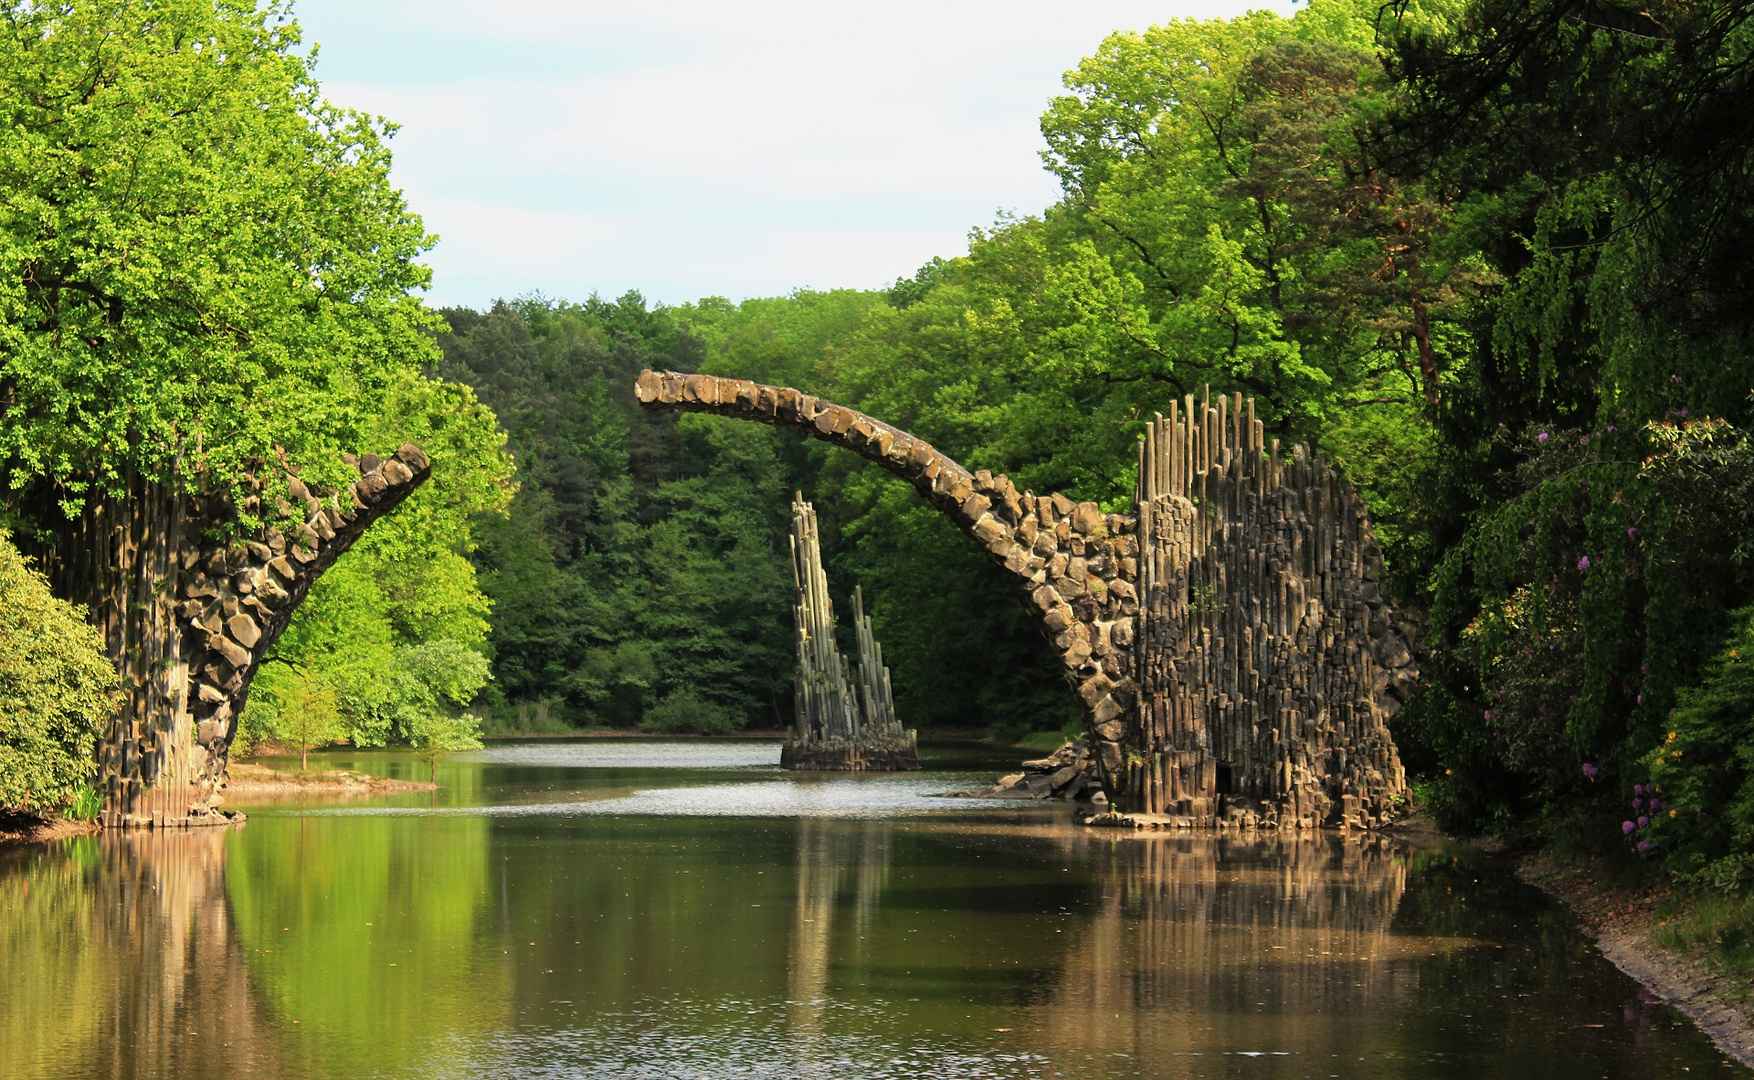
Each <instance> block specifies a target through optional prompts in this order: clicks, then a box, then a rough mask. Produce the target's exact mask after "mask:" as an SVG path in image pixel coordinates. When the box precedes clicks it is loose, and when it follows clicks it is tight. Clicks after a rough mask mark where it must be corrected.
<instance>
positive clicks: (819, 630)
mask: <svg viewBox="0 0 1754 1080" xmlns="http://www.w3.org/2000/svg"><path fill="white" fill-rule="evenodd" d="M720 396H721V397H723V396H725V395H723V394H722V393H721V395H720ZM833 409H839V406H831V407H829V409H828V410H825V411H824V412H823V413H822V414H820V416H819V419H820V418H821V416H828V415H830V411H831V410H833ZM841 412H843V413H844V412H850V410H844V409H843V410H841ZM853 415H854V416H857V415H858V414H853ZM836 422H837V423H838V422H839V421H836ZM852 422H853V421H850V420H849V421H848V423H852ZM861 422H862V421H861ZM791 549H792V581H793V585H794V593H793V597H792V620H793V623H794V626H795V629H796V631H797V653H798V675H797V678H796V680H794V682H793V692H792V706H793V710H794V716H795V721H796V722H795V724H794V725H793V727H792V731H791V736H790V738H788V739H787V740H786V744H785V745H784V746H783V747H781V749H780V767H781V768H785V769H811V770H819V769H828V770H843V771H867V770H900V769H917V768H919V767H920V756H919V749H918V746H917V745H916V734H915V732H913V731H909V730H903V728H902V726H901V724H900V723H899V722H898V721H897V720H896V718H895V701H894V698H893V697H892V696H891V694H890V688H889V668H888V666H886V665H885V664H884V663H883V649H882V647H881V646H880V645H878V644H877V639H876V637H875V636H874V635H873V634H872V631H871V620H870V618H869V617H868V616H867V615H866V614H865V599H864V591H863V590H862V589H858V588H855V589H854V590H853V637H854V641H855V643H856V645H857V648H858V662H857V663H853V664H849V663H848V662H847V658H846V657H845V656H842V655H841V652H840V645H839V643H838V641H837V640H836V635H835V618H834V602H833V601H832V600H830V599H829V595H828V575H827V574H825V573H824V572H823V569H822V551H821V542H820V539H819V537H818V534H817V531H816V510H815V508H814V507H812V506H811V505H810V504H809V503H807V502H805V501H804V496H803V493H802V492H800V493H799V494H798V496H797V498H796V499H795V500H794V501H793V503H792V533H791Z"/></svg>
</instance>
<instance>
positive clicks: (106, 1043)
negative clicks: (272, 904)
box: [0, 829, 278, 1078]
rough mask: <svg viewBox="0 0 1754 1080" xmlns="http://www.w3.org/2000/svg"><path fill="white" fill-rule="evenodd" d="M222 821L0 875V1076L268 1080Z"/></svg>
mask: <svg viewBox="0 0 1754 1080" xmlns="http://www.w3.org/2000/svg"><path fill="white" fill-rule="evenodd" d="M228 832H229V830H225V829H177V830H170V831H168V832H156V833H154V832H145V831H126V832H114V831H112V832H106V833H104V834H102V835H101V836H99V837H97V838H95V839H89V840H83V841H76V842H72V843H69V844H65V845H62V846H60V847H58V848H56V849H54V850H50V851H43V852H38V853H33V855H32V856H31V857H30V858H29V859H28V860H27V861H25V862H23V863H22V864H18V865H14V866H12V867H9V868H8V870H9V871H10V872H8V873H5V874H4V876H0V960H3V961H4V965H5V970H6V971H7V972H8V974H9V976H10V977H11V979H12V980H13V981H14V985H19V984H23V985H28V986H30V987H31V988H32V992H31V993H28V994H21V993H7V994H5V995H0V1076H6V1077H20V1078H23V1077H35V1076H70V1075H90V1076H114V1077H130V1078H132V1077H155V1076H176V1077H192V1078H201V1077H227V1076H238V1075H245V1074H259V1075H274V1074H276V1073H277V1072H278V1069H277V1068H276V1064H277V1060H278V1055H277V1033H276V1032H275V1031H274V1030H273V1029H272V1028H271V1027H270V1026H269V1025H266V1024H265V1023H264V1022H263V1019H262V1016H261V1013H260V1010H259V1008H258V1006H257V1003H256V1001H255V997H254V995H253V994H252V993H251V991H250V986H249V980H248V973H247V970H246V967H245V962H244V953H243V949H242V947H241V946H240V944H239V942H238V938H237V934H236V933H235V928H234V926H233V922H232V913H231V908H230V905H229V904H228V902H227V900H226V892H225V858H226V844H225V841H226V836H227V833H228Z"/></svg>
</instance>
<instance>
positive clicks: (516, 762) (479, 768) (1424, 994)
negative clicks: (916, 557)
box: [0, 739, 1745, 1080]
mask: <svg viewBox="0 0 1754 1080" xmlns="http://www.w3.org/2000/svg"><path fill="white" fill-rule="evenodd" d="M321 756H322V758H323V761H324V763H325V765H327V766H330V767H349V768H359V769H362V770H365V771H369V772H372V773H375V774H377V775H384V776H399V777H403V778H418V779H424V778H425V766H424V765H420V764H416V763H415V762H414V761H413V759H412V758H410V757H409V756H408V755H405V754H397V753H391V752H352V751H349V752H337V753H331V754H324V755H321ZM1017 757H1018V755H1017V754H1016V753H1015V752H1013V753H1005V754H1000V755H999V756H997V757H995V756H994V751H992V750H991V749H990V748H978V747H954V746H936V747H935V746H931V745H927V746H924V747H922V758H923V759H924V761H925V763H926V769H925V770H924V771H922V772H919V773H911V774H897V775H823V774H813V775H810V774H806V775H796V774H787V773H783V772H781V771H780V770H779V768H778V766H777V763H778V760H779V745H778V744H777V743H769V742H758V741H749V740H602V739H576V740H567V741H558V740H557V741H548V742H519V743H515V744H494V745H491V746H490V747H489V748H488V749H487V750H485V751H482V752H480V753H477V754H469V755H459V756H457V757H454V758H452V759H450V760H448V761H446V762H445V763H444V764H442V765H441V766H440V774H439V779H440V782H441V783H442V784H443V789H442V790H441V791H438V792H423V793H415V794H409V795H404V796H398V797H395V798H390V799H377V800H372V801H370V802H346V801H342V800H329V801H320V800H308V801H304V802H299V801H296V800H293V801H284V800H272V799H266V800H257V801H256V802H254V803H251V802H245V801H242V800H237V801H234V804H233V805H236V806H239V807H241V808H243V809H245V810H246V811H247V812H248V814H249V821H248V823H247V824H245V825H244V826H242V827H241V828H232V829H207V830H189V831H185V832H177V833H170V834H161V835H152V834H150V833H110V834H102V835H99V836H96V837H89V838H83V839H79V840H74V841H66V842H63V843H61V844H59V845H56V846H52V847H38V848H33V849H22V850H12V851H8V852H4V853H0V961H3V963H4V970H5V972H6V973H7V985H8V990H7V993H6V994H5V995H4V996H3V997H0V1077H7V1078H19V1080H23V1078H36V1077H45V1078H47V1077H55V1078H61V1077H78V1076H106V1077H107V1076H116V1077H178V1078H181V1077H214V1078H220V1077H225V1078H248V1077H276V1078H313V1080H315V1078H329V1077H336V1078H340V1077H346V1078H363V1077H444V1078H450V1077H457V1078H464V1077H483V1076H495V1077H502V1076H503V1077H541V1078H565V1077H591V1078H599V1077H600V1078H617V1080H619V1078H632V1077H678V1078H701V1080H708V1078H744V1077H748V1078H757V1077H759V1078H766V1077H774V1078H792V1077H799V1078H818V1077H820V1078H856V1080H880V1078H887V1077H934V1078H939V1077H944V1078H952V1077H970V1078H974V1077H980V1078H987V1077H992V1078H1009V1077H1068V1078H1072V1077H1076V1078H1081V1080H1097V1078H1109V1077H1152V1078H1158V1077H1161V1078H1178V1080H1179V1078H1196V1077H1226V1078H1229V1077H1239V1078H1242V1077H1246V1078H1250V1080H1254V1078H1260V1080H1277V1078H1290V1077H1318V1078H1336V1077H1347V1078H1352V1077H1360V1078H1362V1077H1406V1078H1409V1080H1411V1078H1419V1080H1438V1078H1448V1077H1527V1076H1534V1077H1540V1078H1542V1080H1566V1078H1573V1077H1576V1078H1591V1080H1594V1078H1596V1077H1612V1078H1614V1080H1629V1078H1642V1077H1653V1078H1654V1077H1665V1078H1672V1077H1677V1076H1682V1075H1716V1076H1740V1075H1745V1073H1744V1071H1743V1070H1742V1068H1741V1067H1740V1066H1739V1065H1735V1064H1733V1063H1731V1062H1730V1061H1729V1059H1727V1058H1726V1057H1725V1056H1724V1055H1722V1054H1721V1053H1719V1052H1718V1051H1717V1050H1715V1049H1714V1048H1713V1047H1712V1046H1711V1044H1710V1042H1709V1041H1708V1040H1707V1039H1706V1038H1705V1037H1704V1036H1703V1035H1702V1034H1700V1033H1699V1031H1698V1030H1697V1029H1696V1028H1694V1027H1693V1025H1692V1024H1691V1023H1690V1022H1689V1021H1687V1020H1686V1019H1685V1018H1684V1017H1682V1016H1681V1015H1679V1014H1678V1013H1676V1012H1674V1011H1673V1010H1671V1009H1669V1008H1668V1007H1666V1006H1663V1005H1660V1004H1658V1003H1655V1002H1653V1001H1651V1000H1650V999H1649V997H1648V995H1644V994H1642V993H1641V991H1640V988H1639V987H1638V985H1637V984H1636V983H1634V982H1632V981H1631V980H1630V979H1628V978H1626V977H1625V976H1623V975H1621V974H1620V973H1619V972H1618V971H1616V970H1615V969H1614V968H1613V967H1612V966H1611V965H1610V964H1608V962H1607V961H1605V960H1604V959H1602V958H1601V956H1600V955H1598V954H1597V953H1596V952H1595V951H1594V950H1593V949H1592V948H1591V946H1590V944H1589V942H1588V941H1587V940H1586V939H1585V938H1584V937H1582V936H1581V935H1580V934H1579V932H1578V931H1577V929H1576V925H1575V921H1574V920H1573V919H1572V918H1571V917H1570V915H1569V914H1568V913H1567V912H1566V911H1564V910H1563V909H1562V908H1560V907H1558V906H1557V905H1555V904H1554V903H1553V902H1551V901H1549V900H1548V899H1547V898H1545V897H1544V896H1543V895H1542V894H1541V893H1539V892H1538V891H1536V890H1534V889H1532V888H1530V887H1529V886H1526V885H1524V884H1522V883H1521V882H1519V881H1518V880H1517V879H1516V878H1515V876H1514V875H1513V874H1512V873H1511V872H1510V868H1509V866H1508V865H1507V864H1506V863H1505V862H1504V861H1503V860H1501V859H1498V858H1495V857H1493V856H1489V855H1485V854H1482V853H1479V852H1477V851H1474V850H1472V849H1469V848H1465V847H1460V846H1449V845H1445V844H1442V843H1440V842H1437V841H1419V842H1414V841H1409V840H1404V839H1398V838H1394V837H1388V836H1374V835H1360V834H1356V833H1354V834H1350V835H1344V836H1343V835H1339V834H1325V835H1321V836H1317V837H1312V838H1304V837H1299V836H1294V835H1285V836H1279V835H1275V834H1272V833H1260V834H1254V833H1250V834H1235V833H1230V834H1224V833H1220V834H1212V833H1200V834H1193V833H1188V832H1180V833H1156V832H1153V833H1133V832H1122V831H1119V830H1110V829H1091V828H1086V827H1083V826H1079V825H1077V824H1075V823H1074V822H1073V820H1072V815H1071V810H1070V808H1069V807H1066V806H1064V805H1046V804H1033V803H1031V804H1019V803H1015V802H997V801H988V800H967V799H949V798H944V797H943V796H944V794H945V793H946V792H950V791H953V790H959V789H966V788H969V787H973V786H976V785H981V784H989V783H991V782H992V780H993V779H994V777H995V776H997V775H998V774H999V773H1001V772H1007V771H1011V770H1012V768H1013V767H1014V766H1015V764H1016V758H1017ZM272 764H279V765H285V764H286V763H272Z"/></svg>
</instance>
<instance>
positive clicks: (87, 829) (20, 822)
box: [0, 814, 103, 851]
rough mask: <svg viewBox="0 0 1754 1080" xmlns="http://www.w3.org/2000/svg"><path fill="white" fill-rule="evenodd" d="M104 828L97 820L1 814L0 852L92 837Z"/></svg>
mask: <svg viewBox="0 0 1754 1080" xmlns="http://www.w3.org/2000/svg"><path fill="white" fill-rule="evenodd" d="M102 829H103V826H102V825H101V824H99V823H98V821H97V819H96V818H93V819H91V820H90V821H80V820H77V819H75V818H41V817H37V816H36V815H35V814H0V851H5V850H7V849H9V848H15V847H23V846H24V845H26V844H49V843H53V842H55V841H56V840H70V839H72V838H73V837H76V836H90V835H92V834H93V833H95V832H99V831H100V830H102Z"/></svg>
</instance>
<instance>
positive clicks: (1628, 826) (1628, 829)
mask: <svg viewBox="0 0 1754 1080" xmlns="http://www.w3.org/2000/svg"><path fill="white" fill-rule="evenodd" d="M1636 828H1638V826H1637V825H1634V824H1633V823H1632V822H1630V821H1622V822H1621V823H1620V832H1621V833H1622V834H1623V835H1625V836H1631V835H1632V830H1634V829H1636Z"/></svg>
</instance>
